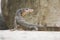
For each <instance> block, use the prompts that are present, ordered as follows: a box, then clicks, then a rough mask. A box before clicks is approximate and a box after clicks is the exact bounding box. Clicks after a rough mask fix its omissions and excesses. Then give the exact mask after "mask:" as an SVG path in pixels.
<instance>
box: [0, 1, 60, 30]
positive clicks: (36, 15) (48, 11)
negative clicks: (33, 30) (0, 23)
mask: <svg viewBox="0 0 60 40" xmlns="http://www.w3.org/2000/svg"><path fill="white" fill-rule="evenodd" d="M1 1H2V2H1ZM1 3H2V6H1ZM20 8H32V9H34V12H33V13H31V14H27V15H26V16H24V18H25V20H26V21H27V22H29V23H32V24H37V25H44V28H40V29H39V30H60V0H0V12H1V9H2V14H3V16H4V17H5V19H6V23H7V25H10V26H12V24H13V23H11V22H13V18H14V17H13V16H14V13H15V12H16V10H18V9H20ZM7 15H9V16H7ZM8 20H9V21H8Z"/></svg>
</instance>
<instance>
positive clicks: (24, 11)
mask: <svg viewBox="0 0 60 40" xmlns="http://www.w3.org/2000/svg"><path fill="white" fill-rule="evenodd" d="M29 12H33V9H30V8H24V9H18V10H17V12H16V15H15V22H14V25H15V28H14V29H17V25H20V26H22V27H26V28H27V29H28V28H29V29H31V28H33V30H36V31H37V30H38V27H41V26H39V25H35V24H30V23H28V22H26V21H25V20H24V18H23V16H24V15H26V14H27V13H29Z"/></svg>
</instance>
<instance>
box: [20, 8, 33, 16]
mask: <svg viewBox="0 0 60 40" xmlns="http://www.w3.org/2000/svg"><path fill="white" fill-rule="evenodd" d="M33 11H34V10H33V9H31V8H24V9H23V12H22V14H21V15H22V16H25V15H26V14H28V13H32V12H33Z"/></svg>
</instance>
